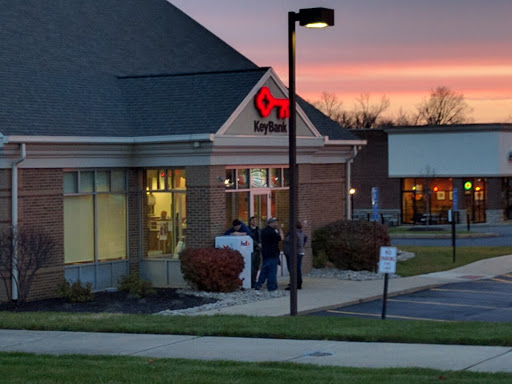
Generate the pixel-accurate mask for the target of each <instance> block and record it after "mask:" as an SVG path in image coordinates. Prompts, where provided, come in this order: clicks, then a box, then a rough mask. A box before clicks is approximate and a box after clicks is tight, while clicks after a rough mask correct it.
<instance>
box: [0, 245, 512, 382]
mask: <svg viewBox="0 0 512 384" xmlns="http://www.w3.org/2000/svg"><path fill="white" fill-rule="evenodd" d="M510 272H512V255H508V256H502V257H498V258H493V259H488V260H481V261H478V262H476V263H473V264H470V265H467V266H464V267H460V268H456V269H454V270H451V271H446V272H438V273H432V274H427V275H421V276H414V277H407V278H397V279H390V281H389V296H390V297H393V296H396V295H399V294H404V293H410V292H416V291H420V290H424V289H427V288H432V287H436V286H440V285H445V284H449V283H450V284H451V283H458V282H467V281H468V280H472V281H474V280H479V279H487V278H491V277H495V276H498V275H501V274H503V273H510ZM286 283H287V281H286V280H284V279H283V280H281V281H279V286H280V289H283V288H284V287H285V286H286ZM382 291H383V281H382V280H370V281H345V280H337V279H315V278H305V279H304V282H303V289H302V290H300V291H298V312H299V314H305V313H310V312H313V311H318V310H320V309H328V308H335V307H340V306H344V305H349V304H355V303H360V302H365V301H369V300H373V299H377V298H379V297H381V296H382ZM289 308H290V300H289V296H285V297H280V298H274V299H269V300H263V301H258V302H253V303H247V304H242V305H236V306H232V307H225V308H220V309H215V310H211V311H206V312H200V313H199V314H200V315H213V314H242V315H251V316H286V315H288V314H289ZM0 351H4V352H15V351H16V352H30V353H44V354H57V355H59V354H87V355H125V356H145V357H152V358H186V359H199V360H233V361H241V362H248V361H255V362H259V361H274V362H296V363H307V364H317V365H325V366H329V365H333V366H342V367H364V368H386V367H390V368H394V367H396V368H398V367H421V368H432V369H439V370H457V371H458V370H465V371H474V372H507V373H512V347H486V346H467V345H422V344H405V343H404V344H397V343H359V342H339V341H326V340H280V339H279V340H278V339H253V338H251V339H246V338H232V337H200V336H175V335H142V334H103V333H82V332H45V331H21V330H0Z"/></svg>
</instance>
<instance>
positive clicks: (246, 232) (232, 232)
mask: <svg viewBox="0 0 512 384" xmlns="http://www.w3.org/2000/svg"><path fill="white" fill-rule="evenodd" d="M224 236H251V230H250V229H249V227H247V225H245V224H244V223H242V222H241V221H240V220H239V219H235V220H233V226H232V227H231V228H229V229H228V230H227V231H226V232H224Z"/></svg>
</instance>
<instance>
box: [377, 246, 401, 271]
mask: <svg viewBox="0 0 512 384" xmlns="http://www.w3.org/2000/svg"><path fill="white" fill-rule="evenodd" d="M396 260H397V252H396V247H380V258H379V273H395V272H396Z"/></svg>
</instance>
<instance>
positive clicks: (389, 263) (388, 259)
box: [379, 247, 397, 320]
mask: <svg viewBox="0 0 512 384" xmlns="http://www.w3.org/2000/svg"><path fill="white" fill-rule="evenodd" d="M396 260H397V250H396V247H380V257H379V273H384V293H383V294H382V315H381V319H382V320H384V319H385V318H386V302H387V299H388V282H389V274H390V273H395V272H396Z"/></svg>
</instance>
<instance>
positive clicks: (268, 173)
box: [225, 167, 289, 228]
mask: <svg viewBox="0 0 512 384" xmlns="http://www.w3.org/2000/svg"><path fill="white" fill-rule="evenodd" d="M287 171H288V169H287V168H281V167H273V168H272V167H270V168H251V169H247V168H233V169H226V179H225V184H226V228H229V227H231V225H232V222H233V220H234V219H240V220H242V221H243V222H245V223H247V222H248V221H249V217H251V216H256V218H257V219H258V220H259V222H260V225H261V226H266V220H267V218H268V217H271V216H274V217H278V218H279V220H280V221H282V222H283V224H284V223H285V222H286V221H287V220H288V208H289V202H288V201H289V200H288V198H289V191H288V189H289V188H288V187H287V186H286V176H285V175H286V174H287ZM233 179H235V180H237V183H236V184H235V183H233V182H232V180H233Z"/></svg>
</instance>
